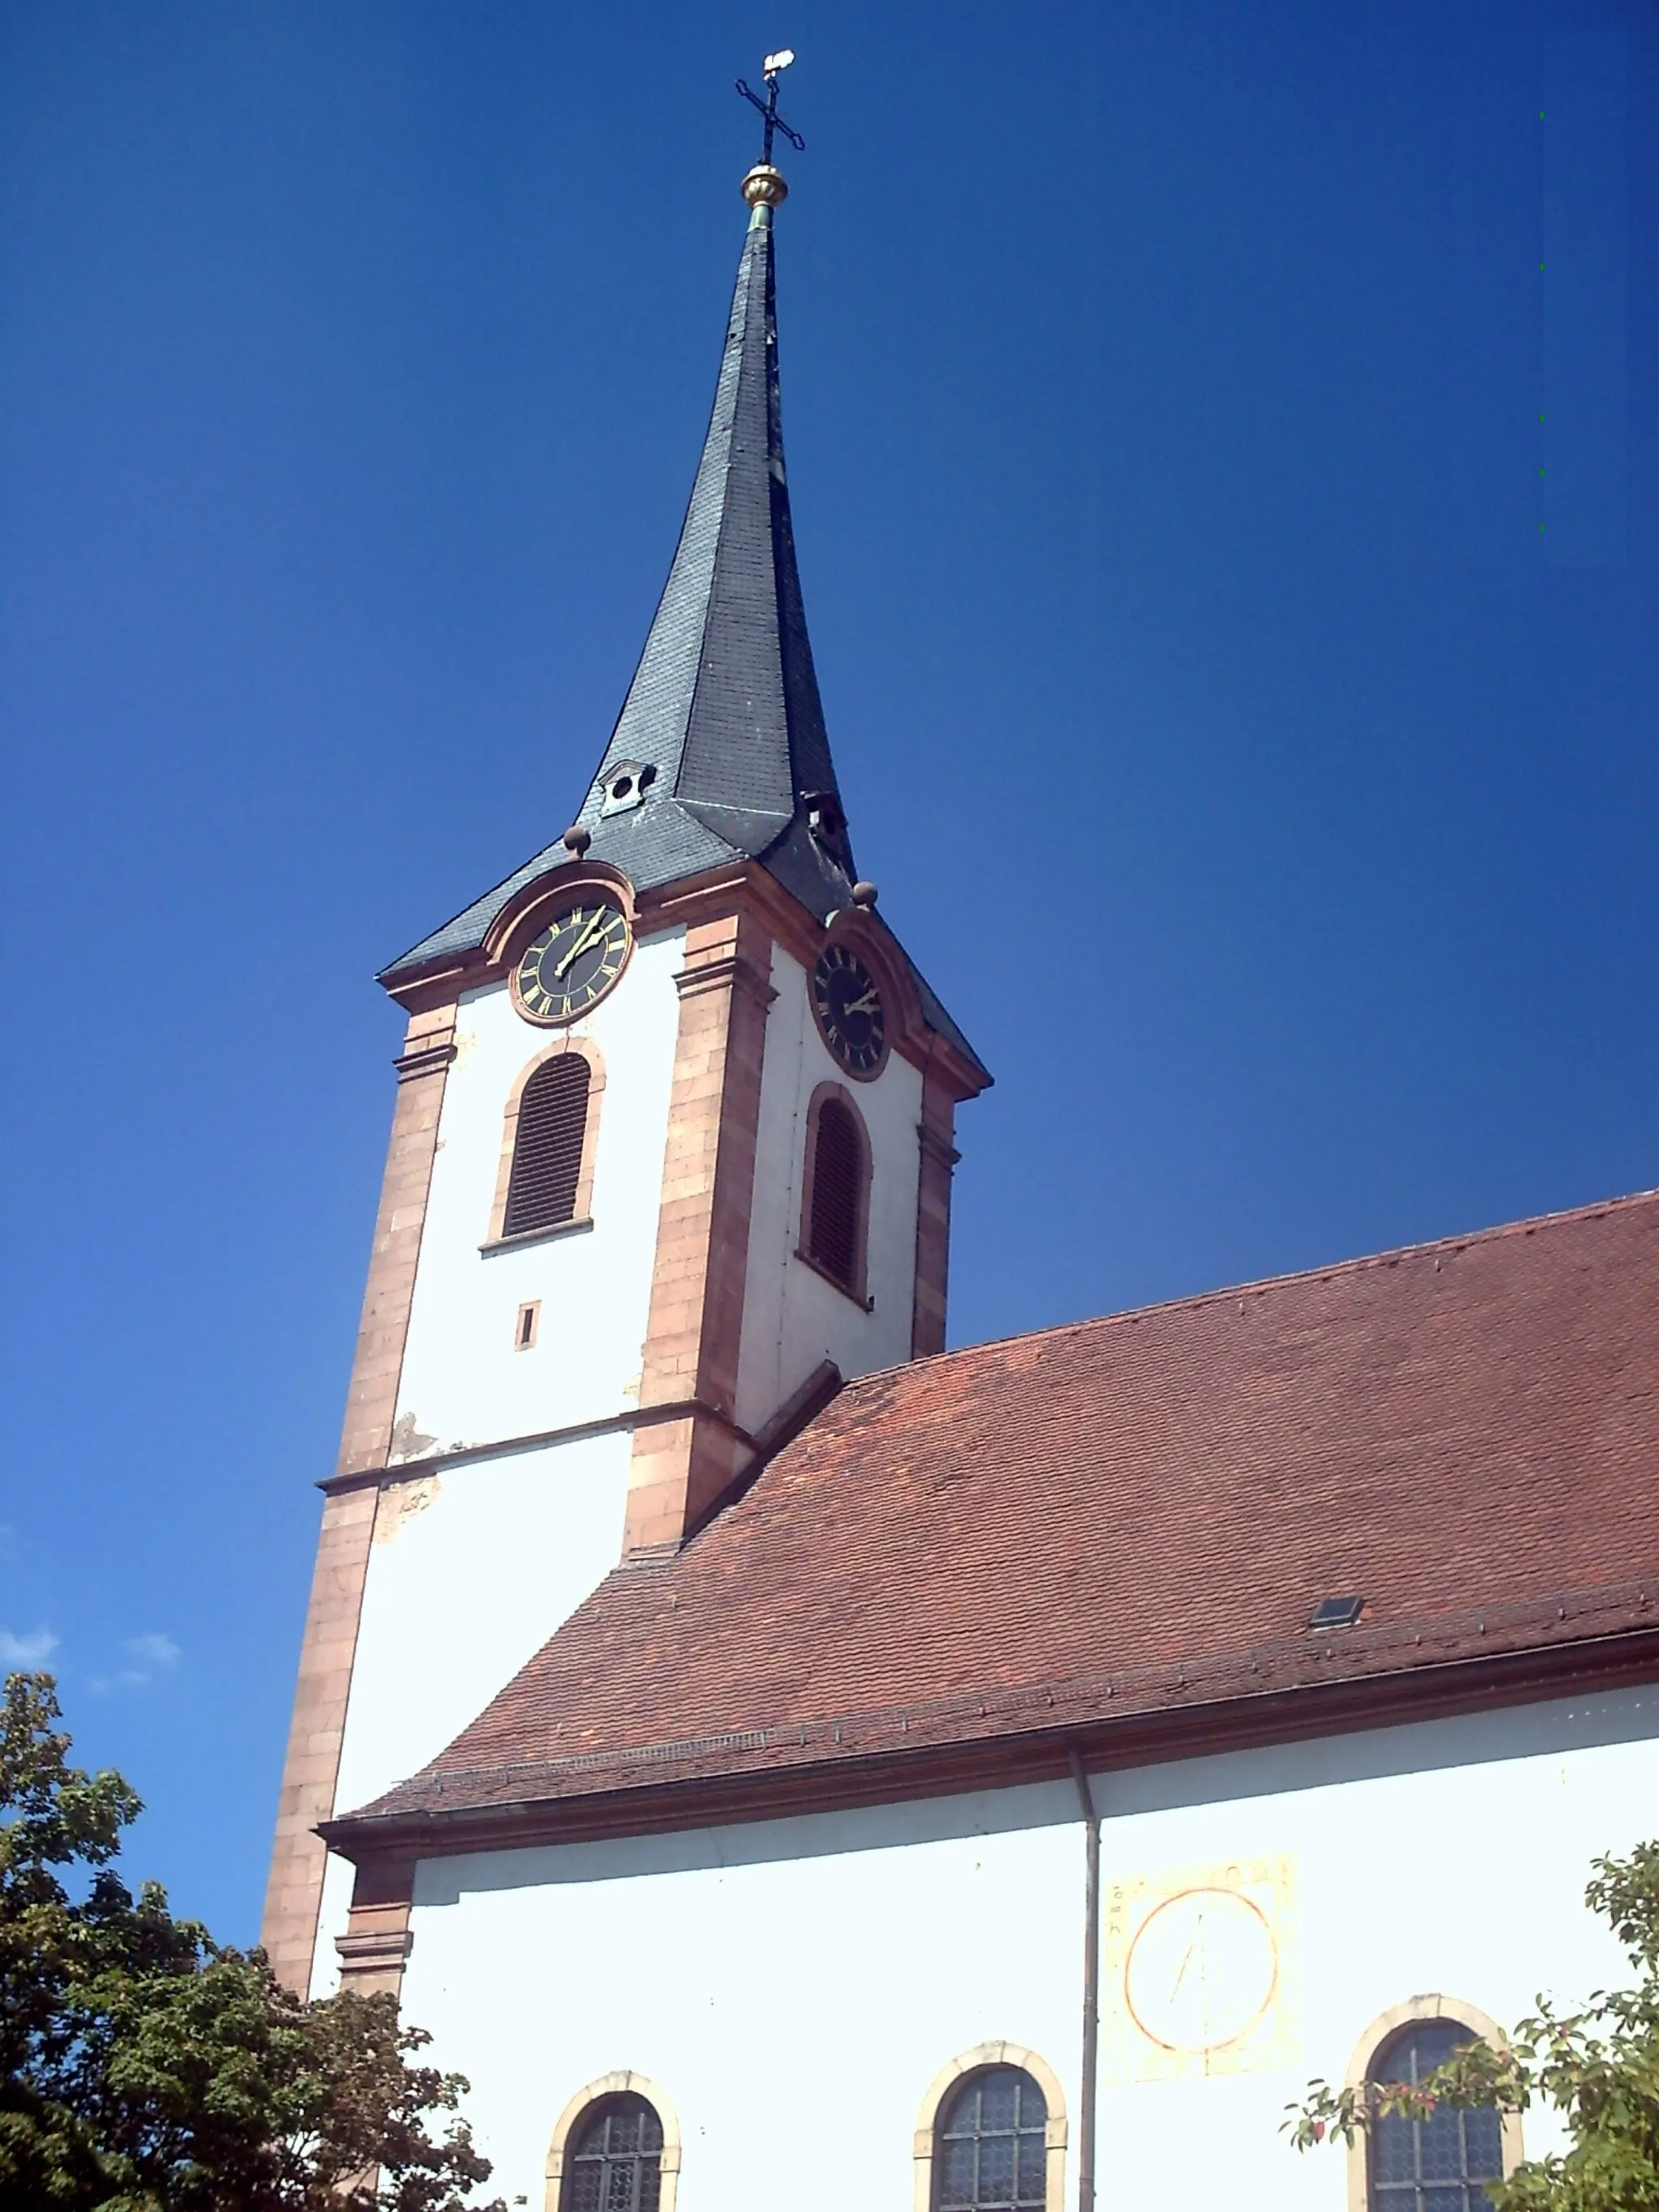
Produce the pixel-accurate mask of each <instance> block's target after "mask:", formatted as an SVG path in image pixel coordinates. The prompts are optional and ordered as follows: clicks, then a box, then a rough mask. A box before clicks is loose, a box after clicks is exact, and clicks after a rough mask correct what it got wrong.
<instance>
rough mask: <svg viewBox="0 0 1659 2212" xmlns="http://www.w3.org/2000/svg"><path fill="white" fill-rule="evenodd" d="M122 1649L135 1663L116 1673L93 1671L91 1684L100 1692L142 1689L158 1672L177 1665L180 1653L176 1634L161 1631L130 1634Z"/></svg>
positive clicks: (165, 1671) (164, 1671) (163, 1671)
mask: <svg viewBox="0 0 1659 2212" xmlns="http://www.w3.org/2000/svg"><path fill="white" fill-rule="evenodd" d="M121 1649H122V1650H123V1651H125V1653H126V1655H127V1656H128V1658H129V1659H130V1660H131V1662H132V1664H131V1666H128V1667H123V1668H120V1669H119V1670H118V1672H117V1673H115V1674H94V1676H93V1678H92V1686H93V1688H94V1690H96V1691H98V1692H99V1693H100V1695H102V1694H103V1693H105V1692H108V1691H110V1690H142V1689H143V1688H144V1687H145V1686H146V1685H147V1684H149V1683H150V1682H153V1681H154V1680H155V1678H156V1676H157V1675H158V1674H166V1673H167V1669H168V1668H169V1667H174V1666H176V1665H177V1664H178V1662H179V1657H180V1656H181V1654H180V1652H179V1646H178V1645H177V1644H175V1643H174V1642H173V1638H171V1637H170V1636H166V1635H163V1634H161V1632H160V1631H157V1632H155V1634H153V1635H149V1636H129V1637H128V1638H127V1639H126V1641H125V1644H123V1645H122V1646H121Z"/></svg>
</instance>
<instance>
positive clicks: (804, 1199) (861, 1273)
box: [795, 1082, 876, 1313]
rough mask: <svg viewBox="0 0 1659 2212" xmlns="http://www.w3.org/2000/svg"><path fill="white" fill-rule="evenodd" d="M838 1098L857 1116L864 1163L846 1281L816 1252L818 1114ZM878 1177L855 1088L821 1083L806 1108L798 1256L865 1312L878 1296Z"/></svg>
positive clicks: (855, 1122) (871, 1310)
mask: <svg viewBox="0 0 1659 2212" xmlns="http://www.w3.org/2000/svg"><path fill="white" fill-rule="evenodd" d="M831 1098H834V1099H836V1100H838V1101H839V1102H840V1103H841V1104H842V1105H843V1106H844V1107H845V1108H846V1109H847V1110H848V1113H849V1114H850V1115H852V1117H853V1126H854V1128H855V1129H856V1130H857V1131H858V1139H859V1150H860V1155H861V1165H860V1174H859V1197H858V1218H857V1220H856V1221H855V1222H854V1227H853V1237H854V1243H853V1279H852V1281H851V1282H850V1283H843V1282H842V1279H841V1277H840V1276H839V1275H835V1274H831V1273H830V1272H829V1268H828V1267H824V1266H823V1263H822V1262H821V1261H817V1260H815V1259H814V1258H813V1256H812V1182H813V1178H814V1176H815V1175H816V1173H817V1159H818V1116H819V1115H821V1114H822V1113H823V1109H824V1105H825V1103H826V1101H828V1100H829V1099H831ZM874 1181H875V1152H874V1148H873V1147H872V1145H871V1142H870V1129H869V1125H868V1123H867V1122H866V1121H865V1118H864V1116H863V1115H862V1114H861V1113H860V1111H859V1104H858V1101H857V1099H855V1098H854V1096H853V1094H852V1092H851V1091H849V1090H848V1088H847V1086H846V1085H845V1084H843V1083H834V1082H828V1083H820V1084H819V1085H818V1086H817V1090H815V1091H813V1093H812V1096H811V1099H810V1100H809V1101H808V1103H807V1108H806V1152H805V1159H804V1161H803V1163H802V1166H801V1178H800V1224H799V1234H798V1236H797V1237H796V1242H795V1257H796V1258H797V1259H798V1260H800V1261H804V1262H805V1265H806V1266H807V1267H810V1268H811V1270H812V1272H813V1273H814V1274H815V1275H822V1276H823V1279H824V1281H825V1282H826V1283H829V1284H830V1285H833V1286H834V1288H835V1289H836V1290H838V1291H840V1292H841V1294H842V1297H844V1298H851V1300H852V1301H853V1304H854V1305H855V1306H858V1307H860V1309H861V1310H863V1311H864V1312H865V1313H872V1312H873V1311H874V1310H875V1303H876V1302H875V1300H874V1299H873V1298H872V1297H871V1296H870V1294H869V1293H870V1273H869V1267H870V1187H871V1185H872V1182H874Z"/></svg>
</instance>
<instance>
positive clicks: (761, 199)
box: [743, 161, 789, 208]
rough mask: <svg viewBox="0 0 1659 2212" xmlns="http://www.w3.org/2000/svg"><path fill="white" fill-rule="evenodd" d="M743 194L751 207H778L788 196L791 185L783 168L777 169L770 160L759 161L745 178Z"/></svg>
mask: <svg viewBox="0 0 1659 2212" xmlns="http://www.w3.org/2000/svg"><path fill="white" fill-rule="evenodd" d="M743 196H744V199H746V200H747V201H748V203H749V204H750V207H751V208H754V207H769V208H777V207H781V206H782V205H783V204H784V202H785V200H787V198H788V197H789V187H788V185H787V184H785V182H784V180H783V172H782V170H781V169H775V168H774V167H772V164H771V163H770V162H769V161H757V162H756V164H755V166H754V167H753V168H752V169H751V170H750V172H749V174H748V175H747V176H746V177H745V178H744V180H743Z"/></svg>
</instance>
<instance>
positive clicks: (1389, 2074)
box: [1366, 2016, 1504, 2212]
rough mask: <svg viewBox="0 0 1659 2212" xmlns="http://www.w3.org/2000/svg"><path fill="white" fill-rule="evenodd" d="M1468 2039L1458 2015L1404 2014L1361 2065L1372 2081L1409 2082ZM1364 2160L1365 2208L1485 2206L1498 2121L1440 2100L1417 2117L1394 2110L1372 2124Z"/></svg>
mask: <svg viewBox="0 0 1659 2212" xmlns="http://www.w3.org/2000/svg"><path fill="white" fill-rule="evenodd" d="M1474 2039H1475V2038H1474V2029H1473V2028H1470V2027H1465V2026H1464V2025H1463V2023H1462V2021H1458V2020H1448V2019H1446V2018H1445V2017H1444V2016H1442V2017H1441V2018H1439V2019H1437V2020H1413V2021H1407V2023H1406V2025H1405V2027H1402V2028H1401V2029H1400V2030H1399V2031H1398V2032H1397V2033H1395V2034H1393V2035H1391V2036H1390V2037H1389V2039H1388V2041H1387V2042H1386V2043H1383V2044H1382V2045H1379V2046H1378V2049H1377V2051H1376V2057H1374V2058H1373V2059H1372V2060H1371V2063H1370V2066H1369V2068H1368V2069H1366V2070H1367V2072H1368V2074H1369V2075H1370V2079H1371V2080H1372V2081H1410V2082H1412V2083H1413V2084H1415V2083H1417V2082H1419V2081H1422V2080H1423V2079H1424V2078H1425V2075H1430V2074H1432V2073H1433V2071H1434V2069H1435V2068H1436V2067H1437V2066H1442V2065H1443V2064H1444V2063H1445V2062H1446V2060H1447V2059H1449V2057H1451V2055H1452V2053H1453V2051H1455V2050H1456V2049H1457V2048H1458V2047H1459V2045H1462V2044H1465V2043H1473V2042H1474ZM1368 2166H1369V2171H1368V2173H1367V2176H1366V2179H1367V2191H1366V2194H1367V2197H1368V2198H1369V2200H1370V2203H1369V2212H1486V2208H1487V2207H1488V2205H1489V2204H1490V2203H1491V2199H1490V2198H1489V2197H1487V2195H1486V2189H1485V2186H1484V2185H1485V2184H1486V2182H1488V2181H1501V2180H1502V2179H1503V2178H1504V2124H1503V2121H1502V2120H1501V2119H1500V2118H1499V2117H1498V2114H1497V2113H1496V2112H1454V2111H1453V2110H1452V2109H1451V2108H1450V2107H1449V2106H1445V2105H1442V2106H1438V2107H1437V2110H1436V2111H1435V2112H1432V2113H1431V2115H1430V2116H1429V2118H1427V2119H1423V2120H1408V2119H1404V2118H1400V2117H1399V2116H1397V2115H1393V2116H1390V2117H1389V2118H1387V2119H1383V2120H1379V2121H1378V2122H1377V2124H1376V2127H1375V2128H1374V2129H1373V2130H1371V2136H1370V2152H1369V2158H1368Z"/></svg>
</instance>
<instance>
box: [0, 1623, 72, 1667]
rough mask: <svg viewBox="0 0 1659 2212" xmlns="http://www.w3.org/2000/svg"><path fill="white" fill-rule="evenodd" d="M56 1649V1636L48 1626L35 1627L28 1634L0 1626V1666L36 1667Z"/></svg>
mask: <svg viewBox="0 0 1659 2212" xmlns="http://www.w3.org/2000/svg"><path fill="white" fill-rule="evenodd" d="M57 1649H58V1638H56V1637H55V1636H54V1635H53V1634H52V1631H51V1629H49V1628H37V1629H36V1630H35V1631H34V1632H33V1635H30V1636H14V1635H13V1634H12V1632H11V1631H10V1629H9V1628H0V1667H38V1666H40V1663H41V1662H42V1661H43V1660H46V1659H50V1658H51V1656H52V1653H53V1652H54V1651H55V1650H57Z"/></svg>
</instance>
